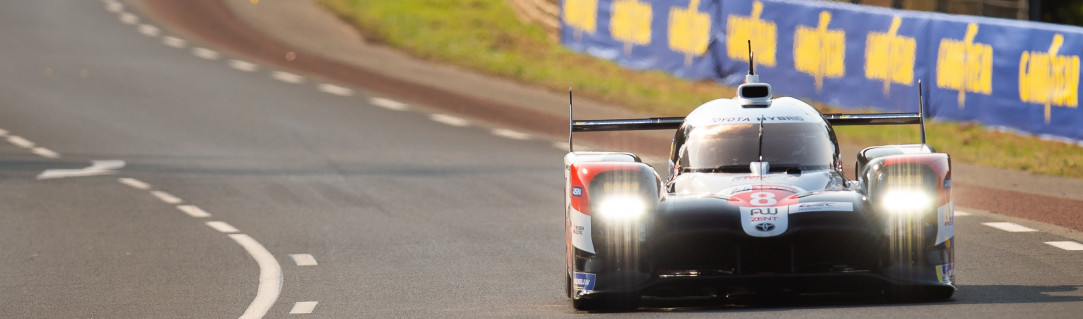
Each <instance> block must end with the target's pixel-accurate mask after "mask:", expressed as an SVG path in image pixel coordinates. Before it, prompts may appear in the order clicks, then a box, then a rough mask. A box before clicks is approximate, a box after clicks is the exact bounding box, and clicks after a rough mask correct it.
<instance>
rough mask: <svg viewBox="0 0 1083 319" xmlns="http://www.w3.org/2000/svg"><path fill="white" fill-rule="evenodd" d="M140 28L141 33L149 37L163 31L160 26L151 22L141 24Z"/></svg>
mask: <svg viewBox="0 0 1083 319" xmlns="http://www.w3.org/2000/svg"><path fill="white" fill-rule="evenodd" d="M138 29H139V33H142V34H143V35H145V36H148V37H156V36H158V34H161V32H162V30H159V29H158V27H156V26H152V25H149V24H140V25H139V28H138Z"/></svg>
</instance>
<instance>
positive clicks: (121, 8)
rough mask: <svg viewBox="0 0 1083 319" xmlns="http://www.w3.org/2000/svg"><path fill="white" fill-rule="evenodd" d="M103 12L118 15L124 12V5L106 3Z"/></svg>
mask: <svg viewBox="0 0 1083 319" xmlns="http://www.w3.org/2000/svg"><path fill="white" fill-rule="evenodd" d="M105 10H109V12H112V13H120V12H121V11H124V5H123V4H120V2H106V3H105Z"/></svg>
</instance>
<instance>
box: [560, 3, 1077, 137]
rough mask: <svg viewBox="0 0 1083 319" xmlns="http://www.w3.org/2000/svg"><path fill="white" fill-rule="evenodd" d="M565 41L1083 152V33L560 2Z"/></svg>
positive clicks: (675, 70)
mask: <svg viewBox="0 0 1083 319" xmlns="http://www.w3.org/2000/svg"><path fill="white" fill-rule="evenodd" d="M560 17H561V41H562V43H563V44H564V45H565V46H567V47H569V48H571V49H573V50H576V51H579V52H584V53H587V54H591V55H593V56H597V57H600V58H604V59H609V60H613V61H616V62H617V63H619V64H621V65H623V66H625V67H628V68H634V69H653V70H662V71H665V72H669V73H671V74H673V75H676V76H679V77H683V78H688V79H694V80H700V79H714V80H716V81H720V82H722V83H725V84H728V85H738V84H740V83H741V81H743V79H744V74H745V73H746V72H747V70H748V44H747V43H748V42H747V41H748V40H752V49H753V50H754V51H755V55H756V59H755V63H756V71H757V73H758V74H760V76H761V78H763V79H765V80H767V81H769V82H771V84H772V86H773V87H774V88H775V91H776V92H777V93H779V94H780V95H789V96H796V97H802V98H809V99H813V100H818V101H822V102H825V103H828V104H830V105H835V106H838V107H842V108H847V109H857V108H868V107H872V108H877V109H882V110H888V111H898V112H914V111H916V109H917V105H918V101H917V99H918V94H917V88H916V85H917V81H918V79H922V80H923V82H924V83H928V84H929V85H928V86H927V87H928V89H927V90H928V92H927V93H928V94H926V95H925V96H926V99H928V101H927V102H928V103H927V105H928V106H929V113H930V114H931V115H932V116H934V117H936V118H941V119H948V120H955V121H978V122H980V123H982V124H983V125H986V126H991V127H998V128H1003V129H1008V130H1013V131H1019V132H1024V133H1030V134H1036V135H1040V136H1043V137H1046V138H1052V139H1059V140H1065V141H1069V142H1074V143H1080V144H1083V111H1081V110H1080V109H1079V107H1078V106H1079V79H1080V77H1079V76H1080V72H1079V70H1080V63H1079V61H1080V60H1079V56H1080V55H1081V54H1083V28H1079V27H1072V26H1063V25H1054V24H1047V23H1037V22H1027V21H1016V20H1006V19H995V18H984V17H973V16H960V15H948V14H940V13H929V12H916V11H905V10H894V9H887V8H880V7H867V6H860V5H852V4H848V3H838V2H826V1H789V0H755V1H753V0H725V1H722V0H649V1H648V0H562V1H561V14H560Z"/></svg>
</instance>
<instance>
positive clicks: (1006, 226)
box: [981, 222, 1038, 233]
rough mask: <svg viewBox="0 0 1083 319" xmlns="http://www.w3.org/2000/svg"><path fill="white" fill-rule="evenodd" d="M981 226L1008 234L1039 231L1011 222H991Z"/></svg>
mask: <svg viewBox="0 0 1083 319" xmlns="http://www.w3.org/2000/svg"><path fill="white" fill-rule="evenodd" d="M981 224H982V225H985V226H989V227H993V228H996V229H999V230H1003V231H1006V232H1012V233H1022V232H1035V231H1038V230H1037V229H1034V228H1030V227H1026V226H1023V225H1019V224H1016V223H1009V222H989V223H981Z"/></svg>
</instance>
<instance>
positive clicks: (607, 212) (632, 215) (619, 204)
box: [598, 196, 647, 220]
mask: <svg viewBox="0 0 1083 319" xmlns="http://www.w3.org/2000/svg"><path fill="white" fill-rule="evenodd" d="M646 211H647V203H644V202H643V200H642V199H640V198H637V197H632V196H620V197H610V198H607V199H605V200H603V201H602V202H600V203H598V216H600V217H602V218H605V219H610V220H635V219H637V218H639V217H640V216H643V213H645V212H646Z"/></svg>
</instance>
